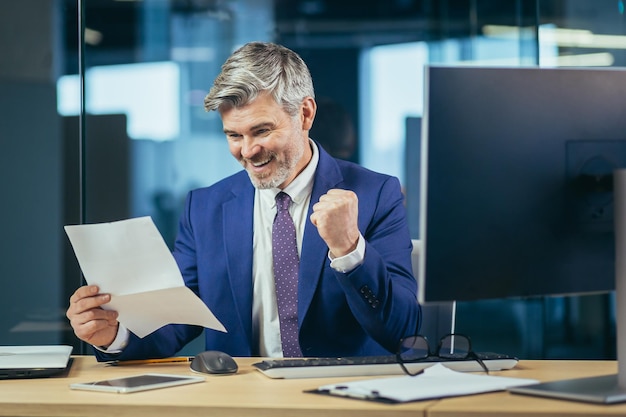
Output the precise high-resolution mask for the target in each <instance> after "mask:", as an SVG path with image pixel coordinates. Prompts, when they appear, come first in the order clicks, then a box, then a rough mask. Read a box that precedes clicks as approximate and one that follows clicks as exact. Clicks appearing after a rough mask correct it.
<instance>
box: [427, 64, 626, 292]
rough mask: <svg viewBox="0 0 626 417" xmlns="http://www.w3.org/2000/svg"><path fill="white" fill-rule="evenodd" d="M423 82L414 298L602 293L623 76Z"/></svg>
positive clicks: (620, 160)
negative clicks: (417, 288)
mask: <svg viewBox="0 0 626 417" xmlns="http://www.w3.org/2000/svg"><path fill="white" fill-rule="evenodd" d="M425 74H426V75H425V91H426V93H425V103H424V106H425V109H424V117H423V121H422V124H423V126H422V154H421V155H422V161H421V165H422V168H421V181H422V183H421V199H420V204H421V209H420V225H419V227H420V239H421V240H422V245H423V248H422V254H421V256H420V260H421V262H420V269H419V280H420V301H422V302H425V301H454V300H475V299H486V298H505V297H520V296H536V295H550V294H553V295H559V294H580V293H590V292H601V291H608V290H612V289H613V288H614V285H615V276H614V258H615V254H614V241H613V240H614V238H613V218H614V213H613V200H612V181H613V180H612V172H613V170H614V169H615V168H618V167H619V168H623V167H626V70H620V69H617V68H605V69H590V68H585V69H580V68H579V69H574V68H571V69H565V68H558V69H557V68H550V69H549V68H480V67H428V68H427V69H426V73H425Z"/></svg>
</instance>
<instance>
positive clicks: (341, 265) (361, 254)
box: [328, 233, 365, 274]
mask: <svg viewBox="0 0 626 417" xmlns="http://www.w3.org/2000/svg"><path fill="white" fill-rule="evenodd" d="M364 258H365V238H364V237H363V235H362V234H360V233H359V241H358V242H357V244H356V249H355V250H353V251H352V252H350V253H349V254H347V255H344V256H340V257H338V258H333V257H332V255H331V254H330V251H328V259H330V267H331V268H333V269H334V270H335V271H338V272H341V273H343V274H346V273H348V272H350V271H352V270H353V269H355V268H356V267H357V266H359V265H361V264H362V263H363V259H364Z"/></svg>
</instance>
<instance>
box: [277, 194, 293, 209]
mask: <svg viewBox="0 0 626 417" xmlns="http://www.w3.org/2000/svg"><path fill="white" fill-rule="evenodd" d="M290 204H291V197H289V194H287V193H284V192H282V191H281V192H280V193H278V194H276V207H277V209H278V211H283V210H289V205H290Z"/></svg>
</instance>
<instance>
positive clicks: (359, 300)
mask: <svg viewBox="0 0 626 417" xmlns="http://www.w3.org/2000/svg"><path fill="white" fill-rule="evenodd" d="M357 195H359V192H358V191H357ZM359 200H360V201H361V196H359ZM359 228H360V229H361V233H362V234H363V236H364V237H365V241H366V247H365V258H364V260H363V263H362V264H361V265H360V266H358V267H357V268H355V269H354V270H353V271H350V272H349V273H346V274H343V273H341V272H337V271H335V275H336V277H337V279H338V281H339V284H340V285H341V287H342V288H343V290H344V293H345V295H346V299H347V302H348V305H349V306H350V309H351V311H352V313H353V314H354V316H355V318H356V320H357V321H358V322H359V324H360V325H361V326H362V327H363V329H364V330H365V331H366V332H367V333H368V334H369V336H370V337H372V338H373V339H374V340H375V341H376V342H378V343H379V344H380V345H381V346H383V347H384V348H386V349H387V350H389V351H390V352H395V350H396V348H397V346H398V342H399V341H400V339H402V338H403V337H406V336H410V335H414V334H417V332H418V331H419V326H420V319H421V310H420V306H419V304H418V302H417V283H416V280H415V278H414V277H413V273H412V267H411V250H412V245H411V238H410V235H409V229H408V225H407V221H406V210H405V208H404V203H403V195H402V192H401V190H400V184H399V181H398V180H397V179H396V178H393V177H388V179H387V180H386V181H385V182H384V183H383V185H382V187H381V188H380V191H379V194H378V195H377V196H376V198H370V199H369V200H368V201H367V202H365V203H364V204H363V208H361V207H360V208H359Z"/></svg>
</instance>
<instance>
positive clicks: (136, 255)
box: [65, 217, 226, 337]
mask: <svg viewBox="0 0 626 417" xmlns="http://www.w3.org/2000/svg"><path fill="white" fill-rule="evenodd" d="M65 232H66V233H67V235H68V237H69V239H70V242H71V243H72V247H73V248H74V253H75V254H76V258H77V259H78V263H79V264H80V267H81V270H82V271H83V275H84V276H85V280H86V281H87V283H89V284H90V285H98V286H99V287H100V291H101V292H103V293H109V294H111V302H109V303H108V304H107V305H106V307H107V308H110V309H112V310H116V311H117V312H118V313H119V318H118V320H119V322H120V323H122V324H123V325H124V326H126V328H127V329H129V330H130V331H132V332H133V333H135V334H136V335H137V336H139V337H145V336H147V335H148V334H150V333H152V332H153V331H155V330H157V329H159V328H160V327H162V326H164V325H166V324H170V323H178V324H195V325H199V326H204V327H207V328H210V329H214V330H219V331H222V332H225V331H226V329H225V328H224V326H223V325H222V323H220V322H219V320H217V318H216V317H215V316H214V315H213V313H212V312H211V310H209V308H208V307H207V306H206V305H205V304H204V303H203V302H202V300H200V299H199V298H198V297H197V296H196V295H195V294H194V293H193V292H192V291H191V290H190V289H189V288H187V287H185V283H184V280H183V277H182V275H181V273H180V270H179V269H178V265H177V264H176V261H175V260H174V257H173V256H172V254H171V253H170V251H169V249H168V247H167V245H166V244H165V242H164V241H163V237H162V236H161V234H160V233H159V231H158V229H157V228H156V226H155V225H154V223H153V221H152V219H151V218H150V217H138V218H134V219H128V220H121V221H117V222H111V223H97V224H83V225H74V226H65ZM164 306H165V307H166V308H164Z"/></svg>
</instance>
